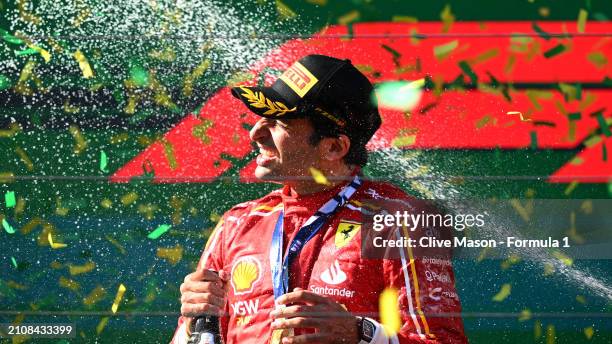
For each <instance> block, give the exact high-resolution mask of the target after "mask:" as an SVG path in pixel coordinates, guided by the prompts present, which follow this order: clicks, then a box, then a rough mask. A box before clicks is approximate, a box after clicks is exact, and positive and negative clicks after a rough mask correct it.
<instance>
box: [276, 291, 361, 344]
mask: <svg viewBox="0 0 612 344" xmlns="http://www.w3.org/2000/svg"><path fill="white" fill-rule="evenodd" d="M277 303H278V304H280V305H285V306H286V307H284V308H281V309H276V310H274V311H272V312H271V313H270V317H272V319H274V321H273V322H272V330H275V329H290V328H313V329H315V331H316V333H310V334H303V335H299V336H293V337H286V338H283V344H299V343H321V344H340V343H342V344H356V343H357V342H359V336H358V334H357V318H356V317H355V316H353V315H352V314H351V313H349V312H348V311H347V310H346V309H345V308H344V307H343V306H342V305H340V304H339V303H337V302H335V301H333V300H331V299H330V298H327V297H325V296H321V295H318V294H315V293H312V292H309V291H306V290H303V289H301V288H295V289H294V290H293V292H290V293H287V294H285V295H283V296H281V297H279V298H278V300H277Z"/></svg>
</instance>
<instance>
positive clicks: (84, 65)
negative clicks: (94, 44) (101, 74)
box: [72, 50, 93, 79]
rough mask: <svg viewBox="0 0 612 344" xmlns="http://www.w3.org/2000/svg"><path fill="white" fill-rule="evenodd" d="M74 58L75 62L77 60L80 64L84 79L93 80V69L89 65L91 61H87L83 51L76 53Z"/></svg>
mask: <svg viewBox="0 0 612 344" xmlns="http://www.w3.org/2000/svg"><path fill="white" fill-rule="evenodd" d="M72 56H74V58H75V60H77V62H78V63H79V68H81V72H82V73H83V77H84V78H85V79H89V78H91V77H92V76H93V70H92V69H91V66H90V65H89V61H87V58H86V57H85V55H84V54H83V53H82V52H81V50H77V51H75V52H74V54H73V55H72Z"/></svg>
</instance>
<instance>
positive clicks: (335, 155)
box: [319, 134, 351, 161]
mask: <svg viewBox="0 0 612 344" xmlns="http://www.w3.org/2000/svg"><path fill="white" fill-rule="evenodd" d="M319 148H320V149H321V150H322V151H321V153H322V157H323V159H325V160H327V161H337V160H342V158H344V156H345V155H346V154H348V151H349V149H350V148H351V140H350V139H349V138H348V136H346V135H343V134H341V135H338V137H325V138H323V139H322V140H321V142H320V145H319Z"/></svg>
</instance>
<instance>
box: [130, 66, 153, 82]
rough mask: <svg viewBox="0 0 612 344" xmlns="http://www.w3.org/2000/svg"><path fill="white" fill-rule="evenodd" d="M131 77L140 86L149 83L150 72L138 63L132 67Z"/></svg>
mask: <svg viewBox="0 0 612 344" xmlns="http://www.w3.org/2000/svg"><path fill="white" fill-rule="evenodd" d="M130 78H131V79H132V81H134V83H135V84H136V86H139V87H142V86H147V85H148V84H149V72H148V71H147V70H145V69H144V68H142V67H141V66H138V65H137V66H133V67H132V68H130Z"/></svg>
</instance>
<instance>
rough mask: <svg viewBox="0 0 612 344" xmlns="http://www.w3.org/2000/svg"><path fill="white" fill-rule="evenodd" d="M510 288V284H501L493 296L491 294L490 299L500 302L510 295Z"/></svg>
mask: <svg viewBox="0 0 612 344" xmlns="http://www.w3.org/2000/svg"><path fill="white" fill-rule="evenodd" d="M511 290H512V286H511V285H510V284H509V283H506V284H504V285H502V287H501V289H500V290H499V292H498V293H497V294H495V296H493V298H492V300H493V301H495V302H502V301H504V300H505V299H506V298H507V297H508V296H510V291H511Z"/></svg>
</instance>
